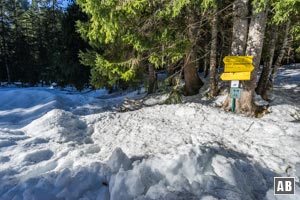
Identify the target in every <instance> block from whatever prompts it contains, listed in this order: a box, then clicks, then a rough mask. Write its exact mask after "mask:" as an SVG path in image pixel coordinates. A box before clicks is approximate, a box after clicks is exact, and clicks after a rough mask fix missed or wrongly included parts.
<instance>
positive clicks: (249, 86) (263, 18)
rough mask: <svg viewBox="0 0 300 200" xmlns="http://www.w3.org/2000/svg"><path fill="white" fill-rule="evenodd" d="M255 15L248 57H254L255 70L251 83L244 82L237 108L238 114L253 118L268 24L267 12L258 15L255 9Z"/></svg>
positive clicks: (250, 26) (251, 26)
mask: <svg viewBox="0 0 300 200" xmlns="http://www.w3.org/2000/svg"><path fill="white" fill-rule="evenodd" d="M253 13H254V14H253V16H252V18H251V22H250V25H249V33H248V40H247V48H246V55H248V56H253V65H254V70H253V71H252V73H251V79H250V80H249V81H243V82H242V85H243V92H242V95H241V98H240V99H238V100H237V106H236V111H237V112H244V113H246V114H248V115H251V116H254V115H255V114H256V108H257V107H256V105H255V104H254V102H253V97H254V90H255V87H256V80H257V73H258V70H259V64H260V59H261V53H262V48H263V43H264V35H265V28H266V23H267V11H261V12H258V13H256V12H255V7H254V8H253Z"/></svg>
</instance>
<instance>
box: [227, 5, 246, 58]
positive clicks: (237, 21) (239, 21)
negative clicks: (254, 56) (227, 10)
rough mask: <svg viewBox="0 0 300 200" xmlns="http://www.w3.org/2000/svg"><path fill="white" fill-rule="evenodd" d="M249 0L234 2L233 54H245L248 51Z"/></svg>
mask: <svg viewBox="0 0 300 200" xmlns="http://www.w3.org/2000/svg"><path fill="white" fill-rule="evenodd" d="M248 7H249V0H235V1H234V3H233V13H234V18H233V30H232V43H231V55H233V56H243V55H245V51H246V44H247V35H248V18H247V17H248V14H249V9H248Z"/></svg>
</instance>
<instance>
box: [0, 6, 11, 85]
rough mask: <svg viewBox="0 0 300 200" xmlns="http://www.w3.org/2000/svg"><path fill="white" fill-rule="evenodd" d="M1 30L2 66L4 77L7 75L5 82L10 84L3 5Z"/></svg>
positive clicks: (2, 9) (2, 7)
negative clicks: (3, 66)
mask: <svg viewBox="0 0 300 200" xmlns="http://www.w3.org/2000/svg"><path fill="white" fill-rule="evenodd" d="M1 17H2V20H1V28H2V44H3V48H2V49H3V51H2V52H3V54H4V55H3V57H4V65H5V69H6V75H7V82H9V83H10V81H11V78H10V70H9V66H8V53H7V43H6V39H5V26H4V4H2V6H1Z"/></svg>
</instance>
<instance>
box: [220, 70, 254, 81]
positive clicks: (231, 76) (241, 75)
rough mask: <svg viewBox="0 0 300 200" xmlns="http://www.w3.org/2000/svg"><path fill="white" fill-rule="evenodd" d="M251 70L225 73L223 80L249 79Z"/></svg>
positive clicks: (222, 76)
mask: <svg viewBox="0 0 300 200" xmlns="http://www.w3.org/2000/svg"><path fill="white" fill-rule="evenodd" d="M250 77H251V72H230V73H223V74H222V75H221V79H222V80H223V81H230V80H241V81H247V80H250Z"/></svg>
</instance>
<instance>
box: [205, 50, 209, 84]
mask: <svg viewBox="0 0 300 200" xmlns="http://www.w3.org/2000/svg"><path fill="white" fill-rule="evenodd" d="M208 51H209V48H208V44H205V47H204V53H205V55H204V78H206V77H207V76H208V63H209V60H208V55H207V54H206V52H208Z"/></svg>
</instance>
